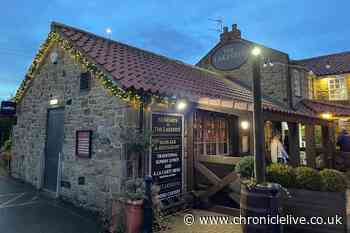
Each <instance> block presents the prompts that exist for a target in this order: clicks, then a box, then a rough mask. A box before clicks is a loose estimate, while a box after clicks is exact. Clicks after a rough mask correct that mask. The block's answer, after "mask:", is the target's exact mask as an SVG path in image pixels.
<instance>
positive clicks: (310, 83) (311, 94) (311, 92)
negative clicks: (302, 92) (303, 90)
mask: <svg viewBox="0 0 350 233" xmlns="http://www.w3.org/2000/svg"><path fill="white" fill-rule="evenodd" d="M308 93H309V94H308V95H309V99H310V100H312V99H313V98H314V82H313V78H312V77H308Z"/></svg>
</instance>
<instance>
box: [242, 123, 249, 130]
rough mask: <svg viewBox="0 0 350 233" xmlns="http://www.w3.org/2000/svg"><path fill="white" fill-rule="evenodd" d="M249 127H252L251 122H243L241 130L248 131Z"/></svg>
mask: <svg viewBox="0 0 350 233" xmlns="http://www.w3.org/2000/svg"><path fill="white" fill-rule="evenodd" d="M249 127H250V124H249V121H242V122H241V128H242V129H243V130H247V129H249Z"/></svg>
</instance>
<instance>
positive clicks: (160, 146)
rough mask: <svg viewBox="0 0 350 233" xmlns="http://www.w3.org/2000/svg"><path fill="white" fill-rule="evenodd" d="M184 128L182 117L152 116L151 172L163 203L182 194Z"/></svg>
mask: <svg viewBox="0 0 350 233" xmlns="http://www.w3.org/2000/svg"><path fill="white" fill-rule="evenodd" d="M182 127H183V126H182V116H180V115H168V114H157V113H154V114H152V157H151V172H152V176H153V180H154V181H155V183H156V184H157V185H159V186H160V192H159V195H160V199H161V200H163V201H164V200H172V199H174V200H175V199H176V198H178V197H179V195H180V194H181V193H182V151H183V150H182V146H183V143H182V136H183V135H182Z"/></svg>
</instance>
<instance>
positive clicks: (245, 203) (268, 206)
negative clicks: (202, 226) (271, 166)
mask: <svg viewBox="0 0 350 233" xmlns="http://www.w3.org/2000/svg"><path fill="white" fill-rule="evenodd" d="M235 171H236V172H238V173H239V175H240V177H241V195H240V212H241V216H244V217H247V218H249V217H269V216H270V217H272V216H277V215H280V212H281V208H280V200H281V198H280V195H281V192H280V190H281V187H280V185H278V184H275V183H267V182H266V183H263V184H257V183H256V181H255V179H254V157H252V156H246V157H243V158H241V160H240V161H239V163H238V164H237V166H236V168H235ZM242 231H243V232H244V233H250V232H282V226H281V225H271V224H270V225H268V224H251V223H250V224H249V223H248V224H242Z"/></svg>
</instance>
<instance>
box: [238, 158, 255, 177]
mask: <svg viewBox="0 0 350 233" xmlns="http://www.w3.org/2000/svg"><path fill="white" fill-rule="evenodd" d="M235 171H236V172H237V173H239V174H240V175H241V177H243V178H251V177H253V176H254V157H253V156H245V157H243V158H241V159H240V161H239V162H238V164H237V165H236V167H235Z"/></svg>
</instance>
